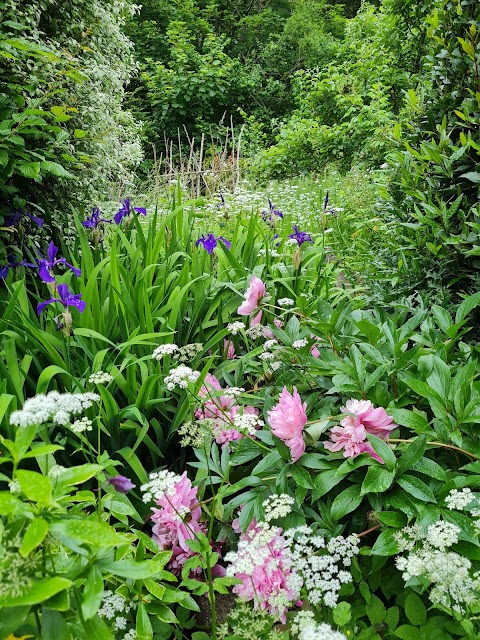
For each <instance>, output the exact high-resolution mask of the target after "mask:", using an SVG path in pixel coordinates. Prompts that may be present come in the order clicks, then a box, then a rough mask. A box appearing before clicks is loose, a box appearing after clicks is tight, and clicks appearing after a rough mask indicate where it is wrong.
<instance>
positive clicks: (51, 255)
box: [47, 240, 58, 264]
mask: <svg viewBox="0 0 480 640" xmlns="http://www.w3.org/2000/svg"><path fill="white" fill-rule="evenodd" d="M57 253H58V247H56V246H55V243H54V242H53V240H52V242H50V244H49V245H48V251H47V257H48V261H49V262H50V264H53V263H54V262H55V257H56V255H57Z"/></svg>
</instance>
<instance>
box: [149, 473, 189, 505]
mask: <svg viewBox="0 0 480 640" xmlns="http://www.w3.org/2000/svg"><path fill="white" fill-rule="evenodd" d="M179 479H180V476H178V475H177V474H176V473H173V471H167V470H166V469H164V470H163V471H154V472H153V473H151V474H150V475H149V476H148V482H147V483H146V484H144V485H142V486H141V487H140V491H141V492H142V493H143V498H142V500H143V502H145V503H148V502H157V501H158V500H160V499H161V498H162V497H163V496H164V495H165V494H166V493H169V491H171V490H172V489H173V488H174V487H175V485H176V484H177V482H178V481H179Z"/></svg>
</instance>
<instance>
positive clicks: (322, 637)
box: [298, 622, 347, 640]
mask: <svg viewBox="0 0 480 640" xmlns="http://www.w3.org/2000/svg"><path fill="white" fill-rule="evenodd" d="M298 640H347V638H346V636H344V635H343V633H340V631H335V629H332V627H331V626H330V625H329V624H327V623H326V622H321V623H320V624H314V625H311V626H309V627H305V628H304V629H302V631H301V633H300V635H299V636H298Z"/></svg>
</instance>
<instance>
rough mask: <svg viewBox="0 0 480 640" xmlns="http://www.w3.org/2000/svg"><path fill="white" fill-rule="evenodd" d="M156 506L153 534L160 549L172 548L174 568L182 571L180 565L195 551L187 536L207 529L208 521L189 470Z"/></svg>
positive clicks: (190, 537) (172, 564)
mask: <svg viewBox="0 0 480 640" xmlns="http://www.w3.org/2000/svg"><path fill="white" fill-rule="evenodd" d="M157 506H158V507H159V508H158V509H157V508H155V507H154V508H153V509H152V511H153V515H152V520H153V521H154V522H155V525H154V527H153V529H152V531H153V536H152V537H153V539H154V540H155V542H156V543H157V544H158V546H159V547H160V548H161V549H172V551H173V555H172V559H171V561H170V562H171V568H172V570H179V571H181V566H183V564H184V563H185V561H186V560H187V558H190V557H191V556H192V555H193V553H192V551H191V549H190V547H189V546H188V544H187V540H192V539H194V538H195V534H196V533H197V532H199V531H205V525H204V524H203V523H202V522H200V517H201V508H200V505H199V504H198V499H197V487H192V483H191V482H190V480H189V479H188V478H187V472H186V471H184V473H183V474H182V475H181V476H180V479H179V480H178V481H177V482H176V483H175V485H174V486H173V488H172V489H170V490H169V491H168V492H166V493H165V494H164V495H163V496H162V497H161V498H160V500H157Z"/></svg>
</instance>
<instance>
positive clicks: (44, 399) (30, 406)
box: [10, 391, 100, 427]
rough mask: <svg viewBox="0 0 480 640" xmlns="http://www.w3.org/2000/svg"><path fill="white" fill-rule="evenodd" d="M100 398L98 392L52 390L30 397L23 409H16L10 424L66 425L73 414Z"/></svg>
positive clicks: (80, 411)
mask: <svg viewBox="0 0 480 640" xmlns="http://www.w3.org/2000/svg"><path fill="white" fill-rule="evenodd" d="M98 400H100V396H99V395H97V394H96V393H89V392H87V393H77V394H73V393H58V391H50V392H49V393H47V395H44V394H43V393H41V394H39V395H37V396H35V397H34V398H29V399H28V400H27V401H26V402H25V404H24V405H23V409H20V410H19V411H14V412H13V413H12V415H11V416H10V424H13V425H15V426H17V427H28V426H30V425H40V424H45V423H46V422H53V423H55V424H60V425H66V424H68V423H69V422H70V421H71V416H72V415H77V414H79V413H82V412H83V411H84V410H85V409H87V408H88V407H91V406H92V404H93V402H96V401H98Z"/></svg>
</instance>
